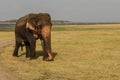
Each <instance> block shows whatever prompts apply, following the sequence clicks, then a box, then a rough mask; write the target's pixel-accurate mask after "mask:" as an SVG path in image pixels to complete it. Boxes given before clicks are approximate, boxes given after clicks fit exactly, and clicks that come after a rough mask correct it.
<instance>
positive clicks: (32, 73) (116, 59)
mask: <svg viewBox="0 0 120 80" xmlns="http://www.w3.org/2000/svg"><path fill="white" fill-rule="evenodd" d="M8 34H9V35H8ZM3 35H4V36H3ZM10 36H11V37H14V33H13V32H12V31H11V32H4V31H3V32H0V37H2V39H6V38H7V37H8V38H9V37H10ZM13 49H14V46H8V47H6V48H4V52H3V53H1V54H0V66H2V67H4V68H5V69H7V70H8V71H9V73H11V74H12V75H13V76H15V77H16V78H17V79H18V80H120V25H119V24H113V25H112V24H111V25H65V26H62V25H61V26H53V29H52V49H53V52H54V54H56V57H55V61H53V62H45V61H42V54H43V52H42V49H41V44H40V41H37V49H36V51H37V54H38V55H39V57H38V58H37V59H35V60H29V59H26V58H25V55H24V54H25V49H24V51H19V55H21V56H20V57H19V58H14V57H12V55H11V54H12V52H13Z"/></svg>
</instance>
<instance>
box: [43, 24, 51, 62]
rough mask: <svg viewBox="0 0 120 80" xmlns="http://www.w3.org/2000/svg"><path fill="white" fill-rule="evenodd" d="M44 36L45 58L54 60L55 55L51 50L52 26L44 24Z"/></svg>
mask: <svg viewBox="0 0 120 80" xmlns="http://www.w3.org/2000/svg"><path fill="white" fill-rule="evenodd" d="M42 37H43V42H42V46H43V50H44V56H43V60H47V61H52V60H53V55H52V50H51V29H50V26H44V27H43V29H42Z"/></svg>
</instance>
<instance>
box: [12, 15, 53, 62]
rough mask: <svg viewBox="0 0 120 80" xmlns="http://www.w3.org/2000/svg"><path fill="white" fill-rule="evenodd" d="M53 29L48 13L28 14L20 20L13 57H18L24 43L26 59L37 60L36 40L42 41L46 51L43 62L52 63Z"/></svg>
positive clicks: (17, 24)
mask: <svg viewBox="0 0 120 80" xmlns="http://www.w3.org/2000/svg"><path fill="white" fill-rule="evenodd" d="M51 27H52V24H51V18H50V15H49V14H47V13H39V14H28V15H25V16H23V17H21V18H20V19H18V20H17V22H16V27H15V41H16V44H15V49H14V52H13V56H18V49H19V47H20V46H22V42H24V44H25V46H26V57H30V59H33V58H36V53H35V49H36V40H37V39H40V40H41V44H42V48H43V51H44V55H43V60H46V61H52V60H53V56H52V51H51ZM34 35H35V36H36V37H35V36H34Z"/></svg>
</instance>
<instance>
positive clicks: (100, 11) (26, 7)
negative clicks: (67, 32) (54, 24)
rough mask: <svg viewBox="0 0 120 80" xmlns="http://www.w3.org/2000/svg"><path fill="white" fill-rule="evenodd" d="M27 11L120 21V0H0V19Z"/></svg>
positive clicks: (80, 19) (55, 16)
mask: <svg viewBox="0 0 120 80" xmlns="http://www.w3.org/2000/svg"><path fill="white" fill-rule="evenodd" d="M29 13H49V14H50V15H51V17H52V20H68V21H73V22H120V0H0V21H4V20H11V19H18V18H20V17H21V16H24V15H26V14H29Z"/></svg>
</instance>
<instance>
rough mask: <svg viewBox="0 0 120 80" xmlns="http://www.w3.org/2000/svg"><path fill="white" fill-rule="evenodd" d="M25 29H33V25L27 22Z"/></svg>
mask: <svg viewBox="0 0 120 80" xmlns="http://www.w3.org/2000/svg"><path fill="white" fill-rule="evenodd" d="M26 29H30V30H33V31H35V29H34V27H33V26H32V25H31V24H30V23H28V22H27V24H26Z"/></svg>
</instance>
